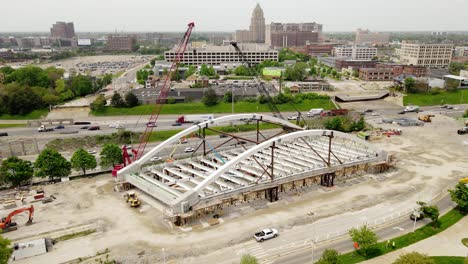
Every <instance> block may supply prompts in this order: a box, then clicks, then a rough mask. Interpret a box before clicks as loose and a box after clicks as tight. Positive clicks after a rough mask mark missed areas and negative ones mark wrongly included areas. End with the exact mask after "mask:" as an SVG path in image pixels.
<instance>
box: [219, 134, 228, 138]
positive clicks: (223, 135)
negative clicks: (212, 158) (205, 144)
mask: <svg viewBox="0 0 468 264" xmlns="http://www.w3.org/2000/svg"><path fill="white" fill-rule="evenodd" d="M219 137H220V138H225V137H227V135H225V134H220V135H219Z"/></svg>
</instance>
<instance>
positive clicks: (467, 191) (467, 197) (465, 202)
mask: <svg viewBox="0 0 468 264" xmlns="http://www.w3.org/2000/svg"><path fill="white" fill-rule="evenodd" d="M449 192H450V197H451V198H452V201H454V202H455V203H457V205H458V208H459V209H460V211H461V212H464V213H468V186H467V184H466V183H464V182H459V183H458V184H457V185H456V186H455V189H454V190H449Z"/></svg>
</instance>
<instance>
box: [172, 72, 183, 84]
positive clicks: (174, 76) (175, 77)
mask: <svg viewBox="0 0 468 264" xmlns="http://www.w3.org/2000/svg"><path fill="white" fill-rule="evenodd" d="M180 79H182V76H181V75H180V72H179V70H176V71H174V72H172V74H171V81H180Z"/></svg>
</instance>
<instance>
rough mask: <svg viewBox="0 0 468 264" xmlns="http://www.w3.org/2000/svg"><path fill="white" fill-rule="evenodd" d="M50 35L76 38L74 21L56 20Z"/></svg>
mask: <svg viewBox="0 0 468 264" xmlns="http://www.w3.org/2000/svg"><path fill="white" fill-rule="evenodd" d="M50 35H51V37H52V38H74V37H75V26H74V25H73V22H69V23H66V22H56V23H55V24H53V25H52V28H50Z"/></svg>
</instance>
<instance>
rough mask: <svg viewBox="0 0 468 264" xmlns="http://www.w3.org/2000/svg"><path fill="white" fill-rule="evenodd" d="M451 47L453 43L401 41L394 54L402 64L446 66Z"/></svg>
mask: <svg viewBox="0 0 468 264" xmlns="http://www.w3.org/2000/svg"><path fill="white" fill-rule="evenodd" d="M452 49H453V44H446V43H437V44H432V43H418V42H407V41H403V42H402V43H401V48H400V49H397V50H396V54H397V55H398V56H399V57H400V61H401V63H404V64H409V65H417V66H424V67H429V68H446V67H448V66H449V64H450V61H451V60H452Z"/></svg>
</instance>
